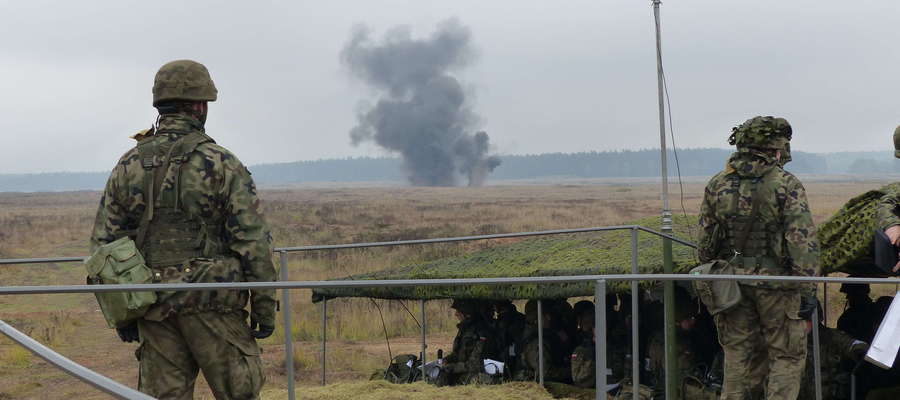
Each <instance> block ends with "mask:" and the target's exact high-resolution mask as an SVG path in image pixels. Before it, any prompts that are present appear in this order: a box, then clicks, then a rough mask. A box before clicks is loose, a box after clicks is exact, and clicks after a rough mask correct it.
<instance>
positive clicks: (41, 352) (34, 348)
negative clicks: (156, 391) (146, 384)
mask: <svg viewBox="0 0 900 400" xmlns="http://www.w3.org/2000/svg"><path fill="white" fill-rule="evenodd" d="M0 333H2V334H4V335H6V336H7V337H9V338H10V339H12V340H13V341H14V342H16V343H18V344H20V345H21V346H22V347H25V348H26V349H28V351H30V352H32V353H34V354H35V355H36V356H38V357H40V358H43V359H44V360H46V361H47V362H48V363H50V364H52V365H53V366H55V367H57V368H59V369H62V370H63V371H65V372H66V373H68V374H69V375H72V376H74V377H76V378H78V379H80V380H81V381H83V382H85V383H87V384H89V385H91V386H93V387H95V388H97V389H100V390H102V391H103V392H104V393H107V394H109V395H111V396H113V397H115V398H118V399H137V400H152V399H153V397H150V396H147V395H146V394H143V393H141V392H138V391H136V390H134V389H132V388H130V387H128V386H125V385H123V384H121V383H118V382H116V381H114V380H112V379H109V378H107V377H105V376H103V375H100V374H98V373H96V372H94V371H92V370H90V369H87V368H85V367H84V366H82V365H79V364H76V363H75V362H74V361H72V360H70V359H68V358H66V357H63V356H62V355H61V354H59V353H57V352H55V351H53V350H51V349H50V348H48V347H46V346H44V345H42V344H40V343H38V342H37V341H35V340H34V339H32V338H31V337H29V336H28V335H25V334H24V333H22V332H19V331H18V330H16V328H13V327H12V326H9V325H8V324H7V323H6V322H3V321H0Z"/></svg>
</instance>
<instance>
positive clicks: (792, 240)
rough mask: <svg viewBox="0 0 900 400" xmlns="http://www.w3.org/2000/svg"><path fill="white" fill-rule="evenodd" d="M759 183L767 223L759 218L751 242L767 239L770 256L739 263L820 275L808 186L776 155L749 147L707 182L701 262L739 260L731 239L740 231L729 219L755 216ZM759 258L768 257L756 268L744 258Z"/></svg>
mask: <svg viewBox="0 0 900 400" xmlns="http://www.w3.org/2000/svg"><path fill="white" fill-rule="evenodd" d="M754 188H756V189H757V190H758V191H759V195H760V196H762V197H760V198H759V206H758V210H757V215H756V218H753V220H754V221H763V222H764V223H758V222H754V223H755V225H754V226H756V227H757V228H755V229H756V230H754V231H752V232H753V234H751V235H750V238H751V239H750V242H753V243H763V247H766V248H765V250H764V252H765V254H766V257H753V258H751V257H746V256H745V257H741V259H742V260H741V261H742V262H741V263H738V265H735V266H736V267H737V269H738V271H739V273H743V274H774V275H795V276H816V275H818V273H819V260H818V259H819V244H818V240H817V239H816V227H815V225H814V224H813V220H812V215H811V213H810V211H809V205H808V203H807V200H806V191H805V189H804V188H803V185H802V184H801V183H800V181H799V180H798V179H797V178H796V177H795V176H794V175H792V174H791V173H789V172H787V171H785V170H783V169H781V167H779V166H778V164H777V162H776V161H775V159H773V158H771V157H768V156H766V155H764V154H761V153H756V152H749V151H743V150H742V151H738V152H735V153H734V154H732V156H731V157H730V158H729V160H728V163H727V165H726V168H725V170H724V171H722V172H720V173H718V174H716V175H715V176H714V177H713V178H712V179H710V181H709V183H708V184H707V185H706V189H705V191H704V195H703V203H702V204H701V206H700V227H701V233H700V245H699V248H698V252H699V256H700V261H701V262H709V261H711V260H714V259H725V260H730V261H732V260H734V259H735V258H734V256H735V253H736V250H737V249H734V248H733V247H735V246H734V245H733V243H729V240H728V238H729V237H730V238H732V240H733V238H734V237H735V236H737V234H739V233H737V232H728V230H729V229H734V228H733V225H732V227H729V225H728V224H729V221H734V220H736V219H739V218H744V219H745V220H747V219H749V218H750V216H751V214H752V209H753V207H752V203H753V196H752V195H753V193H754V190H753V189H754ZM766 221H768V222H766ZM763 225H764V226H763ZM763 237H764V239H763ZM754 259H756V260H757V262H760V261H768V262H767V263H759V264H757V265H756V266H755V267H751V266H749V265H748V264H750V263H748V262H744V261H747V260H754ZM760 285H762V286H769V287H778V286H779V285H775V284H760Z"/></svg>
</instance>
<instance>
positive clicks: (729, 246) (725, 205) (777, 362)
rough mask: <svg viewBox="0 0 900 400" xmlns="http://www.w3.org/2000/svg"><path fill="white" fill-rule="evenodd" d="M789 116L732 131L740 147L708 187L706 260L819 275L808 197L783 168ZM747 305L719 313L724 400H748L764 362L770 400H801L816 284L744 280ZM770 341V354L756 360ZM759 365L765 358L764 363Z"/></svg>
mask: <svg viewBox="0 0 900 400" xmlns="http://www.w3.org/2000/svg"><path fill="white" fill-rule="evenodd" d="M791 134H792V131H791V126H790V124H788V122H787V121H786V120H785V119H783V118H775V117H754V118H751V119H749V120H747V121H746V122H744V123H743V124H741V125H740V126H738V127H736V128H734V129H733V130H732V134H731V137H730V138H729V143H730V144H732V145H736V146H737V151H736V152H735V153H733V154H732V155H731V157H730V158H729V159H728V162H727V164H726V167H725V170H724V171H722V172H720V173H718V174H717V175H716V176H714V177H713V178H712V179H711V180H710V181H709V183H708V184H707V186H706V190H705V193H704V197H703V203H702V205H701V210H700V226H701V229H702V232H701V237H700V248H699V254H700V260H701V261H702V262H710V261H713V260H716V259H718V260H726V261H727V262H729V263H730V264H731V265H732V266H733V267H734V269H735V273H737V274H743V275H793V276H815V275H817V274H818V256H819V246H818V242H817V240H816V228H815V225H813V221H812V216H811V215H810V211H809V206H808V204H807V201H806V192H805V190H804V188H803V185H802V184H801V183H800V181H799V180H798V179H797V178H796V177H794V175H792V174H790V173H788V172H786V171H784V170H783V169H782V168H781V167H780V165H782V164H781V162H782V160H781V157H782V156H783V153H782V152H783V151H784V149H786V148H787V145H788V144H789V142H790V140H791ZM739 287H740V291H741V300H740V302H739V303H737V304H736V305H735V306H734V307H732V308H730V309H728V310H725V311H722V312H720V313H718V314H716V315H715V321H716V327H717V328H718V333H719V341H720V342H721V344H722V347H723V349H724V351H725V377H724V388H723V393H722V399H723V400H731V399H737V400H740V399H743V398H744V396H745V395H749V393H751V392H752V390H753V389H754V386H757V385H762V382H759V381H758V380H756V381H754V382H748V380H749V376H748V374H749V372H748V371H752V370H756V369H757V367H758V366H757V365H755V364H757V363H759V362H765V363H767V364H768V367H769V368H768V375H767V382H768V383H767V386H766V390H765V393H766V395H765V396H766V398H767V399H790V400H794V399H796V398H797V394H798V392H799V390H800V380H801V378H802V375H803V371H804V364H805V361H806V346H805V344H806V332H807V323H806V321H803V319H807V320H808V319H809V318H810V316H811V314H812V312H813V311H814V310H815V304H816V298H815V286H814V285H798V284H787V283H776V282H759V283H750V282H748V283H743V282H742V283H740V284H739ZM756 343H763V344H764V346H765V348H766V350H767V351H766V354H767V357H766V358H764V359H762V360H759V359H760V358H761V357H756V358H755V357H754V356H755V355H756V353H757V352H758V350H757V349H756ZM757 360H759V361H757Z"/></svg>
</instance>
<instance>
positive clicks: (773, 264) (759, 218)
mask: <svg viewBox="0 0 900 400" xmlns="http://www.w3.org/2000/svg"><path fill="white" fill-rule="evenodd" d="M774 171H776V169H773V170H771V171H769V172H767V173H766V174H765V175H763V176H761V177H754V178H741V177H739V176H736V175H733V176H731V177H729V178H728V179H729V181H730V183H731V188H732V189H733V190H731V191H729V192H728V194H729V196H728V197H726V198H719V202H722V203H724V204H722V205H720V207H721V208H719V210H721V211H720V212H721V213H722V216H721V217H720V218H721V219H722V221H723V222H724V228H725V229H724V238H723V239H724V241H725V244H726V245H725V246H722V250H721V252H720V254H719V258H721V259H724V260H728V261H729V262H731V263H732V265H734V267H735V268H736V269H739V270H741V269H742V270H743V271H740V272H744V273H755V272H757V271H759V270H760V269H769V270H776V271H778V270H780V269H782V268H783V262H782V255H783V251H782V250H781V249H780V248H779V246H780V244H779V243H780V241H778V240H776V238H779V237H781V236H782V235H783V232H782V224H781V221H780V220H779V219H778V218H777V215H771V214H770V213H765V212H762V210H761V208H762V207H765V206H766V204H767V203H769V202H771V201H773V200H774V199H775V197H774V196H775V194H774V193H772V191H771V190H770V189H769V188H768V187H767V185H766V181H767V178H768V177H769V176H771V174H772V173H773V172H774ZM742 194H744V195H747V194H749V196H750V197H751V199H752V200H751V202H750V209H746V207H747V204H742V203H741V201H740V197H741V196H742ZM722 206H724V207H722ZM776 209H777V207H776Z"/></svg>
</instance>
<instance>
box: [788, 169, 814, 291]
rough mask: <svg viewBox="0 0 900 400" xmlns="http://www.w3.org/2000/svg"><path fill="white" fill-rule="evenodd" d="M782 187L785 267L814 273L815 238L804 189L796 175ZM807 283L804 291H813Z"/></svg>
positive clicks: (803, 272)
mask: <svg viewBox="0 0 900 400" xmlns="http://www.w3.org/2000/svg"><path fill="white" fill-rule="evenodd" d="M790 177H791V178H793V176H790ZM785 189H786V190H785V202H784V241H785V245H786V246H785V247H786V250H787V254H786V255H787V257H788V261H789V265H788V266H789V268H790V269H791V272H792V273H793V275H796V276H818V275H819V241H818V238H817V237H816V226H815V224H813V220H812V213H810V211H809V203H808V202H807V200H806V189H804V188H803V184H801V183H800V181H799V180H797V179H796V178H793V179H789V180H788V184H787V185H786V188H785ZM809 286H810V287H809V288H808V290H810V291H814V290H815V286H813V285H809Z"/></svg>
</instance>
